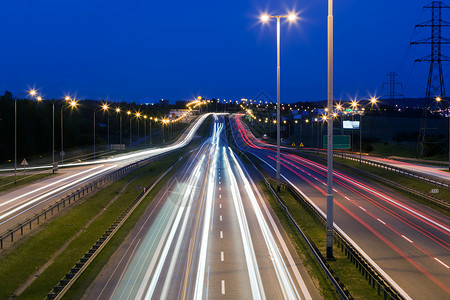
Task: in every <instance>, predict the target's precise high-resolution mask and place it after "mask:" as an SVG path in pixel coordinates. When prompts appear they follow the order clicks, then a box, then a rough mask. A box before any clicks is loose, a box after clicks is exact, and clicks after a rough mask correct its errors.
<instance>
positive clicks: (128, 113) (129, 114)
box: [127, 111, 131, 147]
mask: <svg viewBox="0 0 450 300" xmlns="http://www.w3.org/2000/svg"><path fill="white" fill-rule="evenodd" d="M127 115H128V117H129V119H130V147H131V111H127Z"/></svg>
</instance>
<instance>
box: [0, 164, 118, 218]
mask: <svg viewBox="0 0 450 300" xmlns="http://www.w3.org/2000/svg"><path fill="white" fill-rule="evenodd" d="M114 167H116V166H115V165H114V166H111V167H108V168H105V169H103V170H100V171H97V172H95V173H93V174H90V175H89V176H86V177H83V178H80V179H77V180H75V181H73V182H71V184H70V185H74V184H77V183H79V182H81V181H84V180H86V179H87V178H90V177H93V176H95V175H97V174H100V173H103V172H105V171H107V170H109V169H112V168H114ZM66 188H67V186H61V187H59V188H57V189H54V190H52V191H51V192H48V193H45V194H43V195H41V196H39V197H36V198H34V199H33V200H31V201H28V202H26V203H24V204H22V205H20V206H18V207H16V208H14V209H12V210H10V211H8V212H7V213H4V214H2V215H1V216H0V220H3V219H4V218H6V217H8V216H9V215H11V214H13V213H15V212H17V211H19V210H21V209H24V208H25V207H27V206H29V205H31V204H33V203H35V202H37V201H39V200H41V199H44V198H46V197H49V196H51V195H53V194H55V193H57V192H59V191H61V190H63V189H66ZM3 223H4V222H3ZM3 223H0V225H1V224H3Z"/></svg>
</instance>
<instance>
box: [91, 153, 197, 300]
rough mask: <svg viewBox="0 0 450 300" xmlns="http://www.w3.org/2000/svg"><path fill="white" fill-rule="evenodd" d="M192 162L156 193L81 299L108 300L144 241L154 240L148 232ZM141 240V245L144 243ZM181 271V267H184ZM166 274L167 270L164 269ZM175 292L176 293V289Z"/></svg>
mask: <svg viewBox="0 0 450 300" xmlns="http://www.w3.org/2000/svg"><path fill="white" fill-rule="evenodd" d="M191 163H192V162H187V163H185V164H184V166H183V167H182V168H180V170H179V171H177V172H176V174H175V175H174V176H173V177H172V178H171V179H170V181H169V182H168V183H167V184H166V186H165V187H164V188H163V189H161V190H160V191H159V193H158V194H157V195H156V196H155V198H154V199H153V201H152V203H151V204H150V205H149V206H148V207H147V209H146V210H145V212H144V214H143V215H142V217H141V218H140V219H139V220H138V222H137V224H136V226H135V227H134V228H133V229H132V230H131V232H130V233H129V234H128V236H127V237H126V239H125V241H124V242H123V243H122V244H121V246H120V247H119V249H118V250H117V251H116V252H115V253H114V254H113V255H112V256H111V259H110V260H109V261H108V263H107V264H106V265H105V267H104V268H103V269H102V271H101V272H100V274H99V275H98V276H97V278H96V279H95V281H94V282H93V283H92V284H91V286H90V287H89V288H88V289H87V291H86V293H85V295H84V296H83V299H111V298H112V297H113V296H114V293H115V291H116V289H117V287H118V285H119V283H120V282H121V280H122V279H123V277H124V275H125V272H126V270H127V269H128V268H129V266H130V263H131V262H132V259H133V258H134V257H135V255H137V253H138V251H139V248H140V247H142V245H143V243H144V242H145V241H146V240H147V242H148V243H152V242H155V241H158V240H157V239H155V240H153V241H152V240H149V237H148V232H149V231H150V230H151V229H152V227H153V226H157V225H158V224H156V223H157V219H158V216H159V215H160V213H161V211H162V209H163V208H164V207H165V205H166V204H167V202H169V201H168V200H167V199H168V197H169V195H170V194H171V193H175V194H176V193H179V187H178V184H179V183H180V182H183V180H184V179H185V174H186V173H189V172H186V168H189V166H190V165H191ZM169 205H170V206H171V208H172V209H173V210H175V209H176V204H175V203H169ZM143 241H144V242H143ZM180 264H186V260H185V259H181V260H180ZM183 269H184V268H183ZM165 270H166V271H167V269H165ZM177 291H178V290H177Z"/></svg>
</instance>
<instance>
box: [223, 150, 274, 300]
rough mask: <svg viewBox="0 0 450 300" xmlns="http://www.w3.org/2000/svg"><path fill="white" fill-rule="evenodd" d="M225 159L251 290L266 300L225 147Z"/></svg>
mask: <svg viewBox="0 0 450 300" xmlns="http://www.w3.org/2000/svg"><path fill="white" fill-rule="evenodd" d="M223 157H224V160H225V164H226V168H227V170H228V174H229V176H230V181H231V185H230V188H231V194H232V198H233V204H234V209H235V211H236V215H237V218H238V223H239V230H240V232H241V238H242V243H243V246H244V255H245V261H246V263H247V271H248V275H249V279H250V288H251V291H252V296H253V299H265V298H266V295H265V293H264V288H263V285H262V281H261V275H260V273H259V268H258V261H257V260H256V255H255V249H254V248H253V242H252V237H251V235H250V229H249V228H248V222H247V217H246V215H245V211H244V206H243V205H242V199H241V195H240V193H239V188H238V184H237V181H236V177H235V176H234V174H233V170H232V169H231V165H230V161H229V159H228V156H227V153H226V150H225V147H224V148H223Z"/></svg>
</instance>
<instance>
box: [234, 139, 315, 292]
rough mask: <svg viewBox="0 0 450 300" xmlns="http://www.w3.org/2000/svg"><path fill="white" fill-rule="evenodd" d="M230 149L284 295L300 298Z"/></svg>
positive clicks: (245, 178) (247, 182) (248, 184)
mask: <svg viewBox="0 0 450 300" xmlns="http://www.w3.org/2000/svg"><path fill="white" fill-rule="evenodd" d="M229 150H230V156H231V157H232V158H233V161H234V163H235V165H236V168H237V170H238V171H239V174H240V176H241V179H242V181H243V182H244V188H245V191H246V192H247V195H248V197H249V198H250V202H251V204H252V207H253V210H254V212H255V215H256V218H257V220H258V224H259V227H260V229H261V232H262V234H263V236H264V241H265V242H266V245H267V248H268V249H269V252H270V254H271V256H272V258H273V259H272V263H273V266H274V268H275V271H276V274H277V278H278V283H279V284H280V286H281V290H282V291H283V295H284V298H285V299H300V295H299V294H298V291H297V288H296V286H295V283H294V281H293V280H292V277H291V275H290V274H289V271H288V270H287V266H286V264H285V263H284V260H283V257H282V255H281V253H280V251H279V249H278V246H277V244H276V242H275V239H274V237H273V235H272V232H271V231H270V229H269V226H268V225H267V223H266V220H265V219H264V216H263V214H262V211H261V209H260V207H259V204H258V201H257V200H256V197H255V194H254V193H253V190H252V188H251V186H250V183H249V181H248V179H247V177H246V176H245V174H244V172H243V171H242V168H241V166H240V164H239V162H238V161H237V160H236V157H235V155H234V153H233V151H232V150H231V148H229ZM307 293H308V291H307V290H306V291H304V294H305V295H307Z"/></svg>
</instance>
